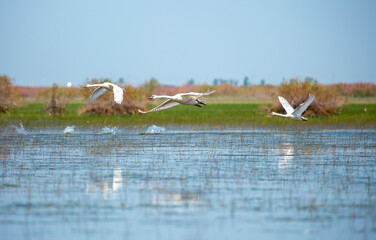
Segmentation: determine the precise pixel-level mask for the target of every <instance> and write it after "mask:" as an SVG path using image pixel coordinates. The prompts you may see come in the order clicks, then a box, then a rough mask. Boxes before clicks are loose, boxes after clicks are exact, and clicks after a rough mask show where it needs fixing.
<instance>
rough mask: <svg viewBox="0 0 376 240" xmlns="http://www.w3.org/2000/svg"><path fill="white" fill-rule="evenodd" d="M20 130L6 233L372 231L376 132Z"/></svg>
mask: <svg viewBox="0 0 376 240" xmlns="http://www.w3.org/2000/svg"><path fill="white" fill-rule="evenodd" d="M116 130H117V131H116V132H111V134H108V133H107V132H106V133H107V134H103V131H102V130H101V129H85V130H81V129H79V128H75V130H74V131H73V132H72V133H71V134H64V133H63V129H33V130H27V129H26V131H25V132H24V133H23V134H19V133H16V132H15V131H14V130H12V129H6V130H3V131H2V133H1V134H0V143H1V144H0V161H1V162H0V163H1V168H0V200H1V201H0V231H1V235H2V237H1V238H2V239H51V238H53V239H84V238H87V239H110V238H115V239H119V238H121V239H141V238H143V239H251V238H255V239H260V238H262V239H372V238H375V237H376V185H375V184H376V172H375V170H376V168H375V167H376V158H375V156H376V132H375V131H374V130H351V129H350V130H349V129H346V130H341V129H339V130H309V131H281V130H266V129H251V130H244V129H229V130H226V131H224V130H212V129H207V130H202V129H197V130H194V129H174V130H171V129H166V130H165V131H164V132H162V133H161V134H154V135H153V134H152V135H148V134H139V133H140V132H141V133H144V131H142V130H140V131H138V130H127V129H116Z"/></svg>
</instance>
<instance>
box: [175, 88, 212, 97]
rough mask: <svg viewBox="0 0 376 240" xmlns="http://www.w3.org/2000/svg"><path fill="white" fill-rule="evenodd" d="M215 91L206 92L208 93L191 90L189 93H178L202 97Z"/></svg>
mask: <svg viewBox="0 0 376 240" xmlns="http://www.w3.org/2000/svg"><path fill="white" fill-rule="evenodd" d="M214 92H215V90H214V91H211V92H206V93H196V92H189V93H179V94H177V95H180V96H195V97H201V96H206V95H210V94H212V93H214Z"/></svg>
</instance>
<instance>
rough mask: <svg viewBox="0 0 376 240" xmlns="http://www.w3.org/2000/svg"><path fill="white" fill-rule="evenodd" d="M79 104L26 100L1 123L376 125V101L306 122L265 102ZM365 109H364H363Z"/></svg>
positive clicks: (64, 124) (211, 125)
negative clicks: (130, 111)
mask: <svg viewBox="0 0 376 240" xmlns="http://www.w3.org/2000/svg"><path fill="white" fill-rule="evenodd" d="M81 106H82V104H79V103H73V104H68V105H67V107H66V110H65V112H64V113H63V114H62V115H61V116H48V115H46V114H45V111H44V105H43V104H42V103H25V104H24V105H22V106H20V107H18V108H15V109H13V110H12V111H10V112H8V113H6V114H2V115H0V126H6V125H10V124H14V122H15V121H22V123H23V124H24V125H25V126H28V127H44V126H46V127H47V126H67V125H75V126H80V127H95V126H104V125H110V126H132V127H135V128H137V127H145V126H148V125H151V124H157V125H164V126H166V125H197V126H207V127H215V128H217V127H221V126H234V127H238V126H243V127H250V126H258V127H268V126H271V127H273V126H276V127H278V126H286V127H288V126H301V127H305V126H318V125H332V126H346V125H348V126H351V127H356V128H373V127H375V126H376V104H346V105H344V106H343V107H342V108H341V110H340V113H339V114H338V115H330V116H326V117H309V121H308V122H295V121H292V120H290V119H284V118H278V117H271V116H270V115H269V114H268V113H267V112H266V111H263V110H262V109H266V108H268V106H269V105H264V104H209V105H207V106H204V107H202V108H197V107H192V106H182V105H180V106H177V107H174V108H171V109H168V110H164V111H160V112H153V113H149V114H136V115H131V116H100V115H79V114H78V109H79V108H80V107H81ZM365 109H366V111H365Z"/></svg>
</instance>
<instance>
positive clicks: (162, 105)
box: [138, 99, 179, 113]
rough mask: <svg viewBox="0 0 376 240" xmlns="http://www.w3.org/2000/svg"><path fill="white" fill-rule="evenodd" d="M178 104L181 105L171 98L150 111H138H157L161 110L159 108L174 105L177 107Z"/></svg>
mask: <svg viewBox="0 0 376 240" xmlns="http://www.w3.org/2000/svg"><path fill="white" fill-rule="evenodd" d="M176 105H179V103H178V102H175V101H173V100H171V99H169V100H167V101H165V102H164V103H162V104H161V105H159V106H158V107H155V108H153V109H151V110H149V111H146V112H143V111H141V110H140V109H138V111H139V112H140V113H149V112H155V111H159V110H163V109H167V108H172V107H175V106H176Z"/></svg>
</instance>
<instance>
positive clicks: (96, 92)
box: [86, 82, 125, 104]
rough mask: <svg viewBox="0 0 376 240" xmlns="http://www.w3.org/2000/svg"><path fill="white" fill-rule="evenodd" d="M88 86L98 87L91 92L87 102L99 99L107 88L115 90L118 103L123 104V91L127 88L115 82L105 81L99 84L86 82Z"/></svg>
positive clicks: (115, 98)
mask: <svg viewBox="0 0 376 240" xmlns="http://www.w3.org/2000/svg"><path fill="white" fill-rule="evenodd" d="M86 87H97V88H96V89H95V90H94V92H93V93H92V94H91V96H90V98H89V100H88V101H87V103H91V102H92V101H94V100H95V99H97V98H98V97H99V96H100V95H102V94H103V93H105V92H107V90H111V91H113V92H114V101H115V102H116V103H117V104H121V102H122V101H123V92H125V90H124V89H122V88H121V87H119V86H118V85H115V84H113V83H109V82H104V83H97V84H86Z"/></svg>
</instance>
